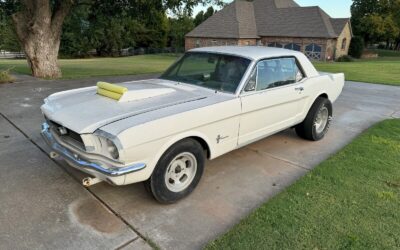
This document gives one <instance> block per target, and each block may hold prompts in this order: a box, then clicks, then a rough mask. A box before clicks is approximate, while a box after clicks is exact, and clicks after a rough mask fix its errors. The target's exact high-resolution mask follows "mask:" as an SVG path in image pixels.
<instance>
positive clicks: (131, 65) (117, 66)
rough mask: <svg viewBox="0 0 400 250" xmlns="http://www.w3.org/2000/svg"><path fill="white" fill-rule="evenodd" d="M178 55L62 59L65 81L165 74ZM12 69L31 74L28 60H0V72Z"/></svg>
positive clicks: (60, 61)
mask: <svg viewBox="0 0 400 250" xmlns="http://www.w3.org/2000/svg"><path fill="white" fill-rule="evenodd" d="M177 57H178V55H175V54H162V55H141V56H133V57H116V58H92V59H61V60H59V63H60V66H61V70H62V73H63V78H64V79H71V78H84V77H92V76H114V75H135V74H150V73H160V72H163V71H164V70H165V69H166V68H167V67H168V66H170V65H171V64H172V63H173V62H174V61H175V60H176V59H177ZM8 68H12V72H14V73H19V74H30V71H29V68H28V65H27V63H26V60H10V59H0V70H1V69H8Z"/></svg>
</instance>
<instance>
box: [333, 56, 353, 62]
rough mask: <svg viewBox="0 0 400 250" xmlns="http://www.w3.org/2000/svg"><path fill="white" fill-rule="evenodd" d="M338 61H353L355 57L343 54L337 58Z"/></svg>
mask: <svg viewBox="0 0 400 250" xmlns="http://www.w3.org/2000/svg"><path fill="white" fill-rule="evenodd" d="M336 61H337V62H353V61H354V59H353V58H352V57H351V56H347V55H344V56H341V57H339V58H338V59H336Z"/></svg>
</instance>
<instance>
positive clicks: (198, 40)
mask: <svg viewBox="0 0 400 250" xmlns="http://www.w3.org/2000/svg"><path fill="white" fill-rule="evenodd" d="M199 47H200V39H197V40H196V48H199Z"/></svg>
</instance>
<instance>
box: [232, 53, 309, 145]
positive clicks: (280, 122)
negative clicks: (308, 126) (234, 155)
mask: <svg viewBox="0 0 400 250" xmlns="http://www.w3.org/2000/svg"><path fill="white" fill-rule="evenodd" d="M305 80H306V79H305V75H304V73H303V72H302V70H301V69H300V67H299V66H298V62H297V60H296V59H295V58H294V57H284V58H275V59H266V60H262V61H259V62H258V63H257V65H256V67H255V68H254V71H253V72H252V75H251V77H250V79H249V81H248V83H247V85H246V87H245V89H244V91H243V92H242V94H241V97H240V99H241V103H242V113H241V117H240V129H239V139H238V145H243V144H248V143H251V142H253V141H256V140H258V139H260V138H263V137H266V136H268V135H271V134H274V133H276V132H278V131H280V130H283V129H286V128H288V127H291V126H293V125H295V123H297V122H299V119H301V118H300V116H301V115H302V110H303V107H304V105H305V103H306V98H307V96H306V95H307V94H306V93H307V92H306V91H304V89H305V86H304V84H305Z"/></svg>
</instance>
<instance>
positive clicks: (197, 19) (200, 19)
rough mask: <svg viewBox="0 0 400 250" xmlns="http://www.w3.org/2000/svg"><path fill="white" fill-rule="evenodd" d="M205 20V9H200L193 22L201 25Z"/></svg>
mask: <svg viewBox="0 0 400 250" xmlns="http://www.w3.org/2000/svg"><path fill="white" fill-rule="evenodd" d="M203 21H204V11H200V12H199V13H197V15H196V16H195V18H194V20H193V22H194V25H195V26H199V25H200V24H201V23H202V22H203Z"/></svg>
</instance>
